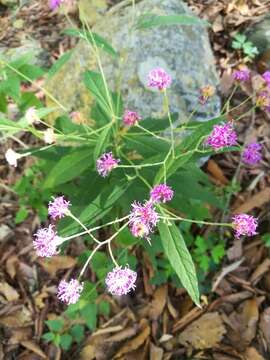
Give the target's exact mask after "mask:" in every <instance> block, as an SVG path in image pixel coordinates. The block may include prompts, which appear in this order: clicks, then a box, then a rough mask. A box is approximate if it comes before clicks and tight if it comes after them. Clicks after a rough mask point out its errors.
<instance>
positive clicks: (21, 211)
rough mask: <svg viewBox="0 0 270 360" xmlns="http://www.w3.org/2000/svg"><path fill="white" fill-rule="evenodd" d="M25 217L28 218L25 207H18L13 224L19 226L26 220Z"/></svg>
mask: <svg viewBox="0 0 270 360" xmlns="http://www.w3.org/2000/svg"><path fill="white" fill-rule="evenodd" d="M27 216H28V210H27V208H26V207H25V206H20V208H19V210H18V212H17V213H16V216H15V224H20V223H21V222H23V221H24V220H25V219H26V218H27Z"/></svg>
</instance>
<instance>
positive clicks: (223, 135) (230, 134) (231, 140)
mask: <svg viewBox="0 0 270 360" xmlns="http://www.w3.org/2000/svg"><path fill="white" fill-rule="evenodd" d="M205 143H206V144H207V145H209V146H211V148H213V149H214V150H218V149H221V148H223V147H225V146H233V145H236V144H237V134H236V132H235V131H234V128H233V126H232V124H231V123H227V124H224V125H215V126H214V128H213V130H212V132H211V134H210V135H209V136H208V138H207V139H206V142H205Z"/></svg>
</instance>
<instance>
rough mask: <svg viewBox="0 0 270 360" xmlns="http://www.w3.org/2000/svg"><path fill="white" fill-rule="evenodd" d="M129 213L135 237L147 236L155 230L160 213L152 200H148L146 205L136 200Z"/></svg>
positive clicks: (131, 228)
mask: <svg viewBox="0 0 270 360" xmlns="http://www.w3.org/2000/svg"><path fill="white" fill-rule="evenodd" d="M131 206H132V210H131V212H130V215H129V222H130V230H131V233H132V234H133V235H134V236H135V237H141V238H143V237H145V238H148V235H149V234H150V233H151V232H152V231H153V229H154V228H155V226H156V225H157V222H158V213H157V212H156V211H155V209H154V207H153V204H152V202H150V201H146V202H145V203H144V205H142V204H141V203H140V202H137V201H135V202H134V203H133V204H132V205H131Z"/></svg>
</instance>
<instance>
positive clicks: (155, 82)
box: [147, 68, 172, 91]
mask: <svg viewBox="0 0 270 360" xmlns="http://www.w3.org/2000/svg"><path fill="white" fill-rule="evenodd" d="M171 83H172V78H171V76H170V75H169V74H168V73H166V71H165V70H164V69H162V68H156V69H153V70H151V71H150V73H149V74H148V82H147V85H148V86H149V87H151V88H154V89H157V90H159V91H162V90H165V89H167V87H169V86H170V85H171Z"/></svg>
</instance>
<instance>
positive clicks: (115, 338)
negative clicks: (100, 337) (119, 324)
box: [104, 324, 139, 342]
mask: <svg viewBox="0 0 270 360" xmlns="http://www.w3.org/2000/svg"><path fill="white" fill-rule="evenodd" d="M138 329H139V327H138V326H137V325H136V324H135V325H133V326H130V327H128V328H126V329H124V330H122V331H119V332H118V333H117V334H115V335H112V336H110V337H108V338H107V339H106V340H105V341H106V342H119V341H123V340H126V339H129V338H131V337H132V336H135V335H136V334H137V332H138ZM104 330H106V329H104Z"/></svg>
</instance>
